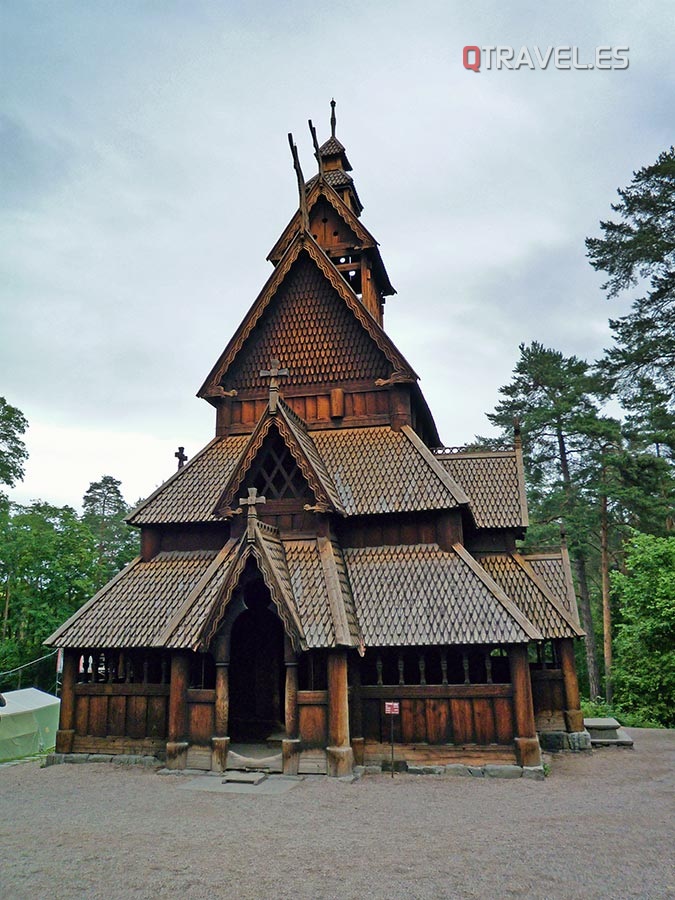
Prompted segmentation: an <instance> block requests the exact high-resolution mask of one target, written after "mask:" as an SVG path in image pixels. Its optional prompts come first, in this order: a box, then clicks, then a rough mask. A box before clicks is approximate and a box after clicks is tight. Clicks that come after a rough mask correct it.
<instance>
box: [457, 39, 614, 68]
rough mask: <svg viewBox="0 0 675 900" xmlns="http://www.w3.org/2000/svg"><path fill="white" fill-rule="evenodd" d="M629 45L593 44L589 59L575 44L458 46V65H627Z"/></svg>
mask: <svg viewBox="0 0 675 900" xmlns="http://www.w3.org/2000/svg"><path fill="white" fill-rule="evenodd" d="M629 49H630V48H629V47H623V46H622V47H610V46H604V47H596V48H595V55H594V56H593V62H588V61H587V60H588V57H586V61H585V60H584V57H583V54H581V53H580V52H579V48H578V47H571V46H569V45H565V46H562V47H544V48H543V49H541V48H540V47H532V48H530V47H519V48H518V49H516V48H514V47H478V46H476V45H475V44H469V45H467V46H466V47H464V49H463V50H462V65H463V66H464V68H465V69H470V70H471V71H472V72H480V71H481V69H488V70H489V69H516V70H517V69H544V70H546V69H547V68H548V67H549V66H551V67H552V68H554V69H601V70H603V69H627V68H628V63H629V60H628V51H629Z"/></svg>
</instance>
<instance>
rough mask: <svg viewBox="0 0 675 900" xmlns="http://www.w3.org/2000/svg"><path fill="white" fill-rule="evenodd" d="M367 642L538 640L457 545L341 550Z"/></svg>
mask: <svg viewBox="0 0 675 900" xmlns="http://www.w3.org/2000/svg"><path fill="white" fill-rule="evenodd" d="M343 552H344V556H345V561H346V563H347V571H348V573H349V580H350V583H351V586H352V591H353V594H354V600H355V602H356V610H357V614H358V617H359V622H360V624H361V627H362V629H363V636H364V640H365V642H366V645H367V646H371V647H385V646H390V647H404V646H430V645H435V644H441V645H442V644H455V645H456V644H489V643H524V642H526V641H528V640H531V639H535V640H536V639H540V638H541V634H540V632H539V631H538V629H537V628H536V627H535V626H534V625H533V624H532V623H531V622H530V621H528V619H527V618H526V617H525V616H524V615H523V614H522V613H521V612H520V610H519V609H518V607H517V606H515V604H514V603H512V601H511V600H510V599H509V598H508V597H507V596H506V595H505V594H504V592H503V591H502V590H501V588H500V587H499V586H498V585H497V584H495V582H494V581H493V580H492V579H491V578H490V577H489V576H488V575H487V573H486V572H484V571H483V570H482V569H481V567H480V566H479V565H478V563H476V561H475V560H474V559H473V558H472V557H471V556H470V555H469V554H468V553H467V552H466V550H464V548H463V547H461V546H460V545H459V544H457V545H456V546H455V547H454V549H453V550H452V551H444V550H441V548H440V547H439V546H438V545H437V544H412V545H398V546H383V547H359V548H348V549H345V550H344V551H343Z"/></svg>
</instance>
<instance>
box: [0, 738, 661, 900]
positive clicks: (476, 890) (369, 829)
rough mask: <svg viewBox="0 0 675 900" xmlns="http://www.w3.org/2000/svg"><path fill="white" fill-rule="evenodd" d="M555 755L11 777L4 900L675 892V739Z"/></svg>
mask: <svg viewBox="0 0 675 900" xmlns="http://www.w3.org/2000/svg"><path fill="white" fill-rule="evenodd" d="M630 732H631V734H632V736H633V738H634V740H635V749H634V750H632V751H631V750H618V749H614V748H608V749H605V750H597V751H593V753H591V754H584V755H574V756H573V755H566V756H561V757H555V758H553V760H552V772H551V775H550V777H549V778H548V779H546V781H544V782H535V781H523V780H516V781H498V780H492V779H478V778H457V777H437V776H412V775H397V776H396V777H395V778H394V779H393V780H392V779H391V778H390V777H389V776H386V775H378V776H367V777H366V778H364V779H363V780H361V781H360V782H356V783H354V784H348V783H344V782H340V781H336V780H333V779H327V778H306V779H305V780H304V781H302V782H301V783H300V784H299V785H298V786H297V787H295V788H293V790H291V791H290V792H289V793H287V794H285V795H283V796H242V795H237V794H218V793H204V792H198V791H192V790H184V789H179V785H180V784H181V783H184V778H181V777H178V776H161V777H160V776H158V775H156V774H155V773H154V772H152V771H144V770H142V769H140V768H122V767H118V766H113V765H109V764H88V765H80V766H75V765H62V766H52V767H50V768H46V769H41V768H39V766H38V765H37V764H35V763H24V764H21V765H17V766H11V767H6V768H2V769H0V897H1V898H2V900H19V898H31V900H41V898H47V897H51V898H56V900H65V898H77V900H98V898H106V900H107V898H120V900H126V898H160V897H168V896H172V897H178V898H181V900H182V898H186V900H192V898H206V897H208V898H212V900H213V898H241V900H246V898H268V897H269V898H294V900H296V898H312V900H314V898H331V897H335V898H340V900H348V898H361V897H363V898H365V897H369V898H370V897H372V898H383V900H384V898H386V900H391V898H473V897H479V898H503V897H531V898H558V897H560V898H563V897H564V898H575V897H579V898H581V897H583V898H595V897H598V898H599V897H608V898H615V897H616V898H618V897H621V898H628V897H639V898H661V897H669V898H674V897H675V871H674V869H673V859H674V857H675V842H674V834H675V829H674V821H675V816H674V813H675V802H674V790H673V788H674V786H675V774H674V769H675V767H674V765H673V764H674V762H675V731H655V730H654V731H653V730H647V729H630Z"/></svg>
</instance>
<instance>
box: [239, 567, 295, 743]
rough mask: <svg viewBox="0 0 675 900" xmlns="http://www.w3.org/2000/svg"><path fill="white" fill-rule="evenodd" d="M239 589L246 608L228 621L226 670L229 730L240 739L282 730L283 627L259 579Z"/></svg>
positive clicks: (258, 737) (258, 738)
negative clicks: (232, 620) (228, 695)
mask: <svg viewBox="0 0 675 900" xmlns="http://www.w3.org/2000/svg"><path fill="white" fill-rule="evenodd" d="M243 593H244V596H243V600H244V604H245V606H246V609H245V610H244V611H243V612H242V613H241V614H240V615H239V616H238V617H237V619H236V620H235V622H234V624H233V626H232V632H231V642H230V670H229V687H230V716H229V732H230V737H231V739H232V740H233V741H236V742H239V743H246V742H257V741H264V740H266V739H267V738H269V737H271V736H272V735H273V734H278V733H279V732H283V730H284V725H283V720H284V687H285V669H284V627H283V625H282V623H281V620H280V619H279V616H278V615H277V613H276V611H275V610H274V607H273V604H272V602H271V598H270V593H269V590H268V589H267V587H266V586H265V583H264V582H263V580H262V578H259V577H258V578H255V579H254V580H252V581H249V582H248V583H247V584H246V586H245V588H244V592H243Z"/></svg>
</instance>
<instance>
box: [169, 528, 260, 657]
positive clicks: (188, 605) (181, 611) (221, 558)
mask: <svg viewBox="0 0 675 900" xmlns="http://www.w3.org/2000/svg"><path fill="white" fill-rule="evenodd" d="M242 541H243V537H242V538H230V539H229V540H228V541H227V543H225V544H224V545H223V547H222V549H221V550H219V551H218V553H217V554H216V556H215V559H214V560H213V562H212V563H211V565H210V566H209V567H208V568H207V570H206V572H204V574H203V575H202V577H201V578H200V579H199V581H198V582H197V583H196V584H195V586H194V587H193V588H192V590H191V591H190V593H189V594H188V595H187V597H186V598H185V601H184V602H183V603H182V604H181V605H180V607H179V608H178V609H177V610H176V612H175V613H174V614H173V616H171V618H170V619H169V621H168V622H167V623H166V625H165V626H164V629H163V630H162V632H161V634H160V636H159V641H160V643H161V644H162V645H163V646H165V645H166V644H167V643H168V642H169V641H170V640H171V637H172V635H173V633H174V632H175V631H176V629H177V628H178V626H179V625H180V624H181V622H182V621H183V620H184V619H185V617H186V616H187V615H188V613H189V612H190V610H191V609H192V607H193V606H194V605H195V603H196V602H197V600H198V599H199V596H200V594H201V593H202V591H203V590H204V588H205V587H206V585H207V584H208V583H209V581H211V579H212V578H213V576H214V575H215V573H216V572H217V571H218V569H220V567H221V565H222V564H223V563H224V562H225V560H226V559H227V558H228V557H229V556H231V555H232V554H233V551H234V550H235V548H236V546H237V544H241V543H242ZM226 580H227V579H226ZM223 587H225V585H223Z"/></svg>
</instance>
